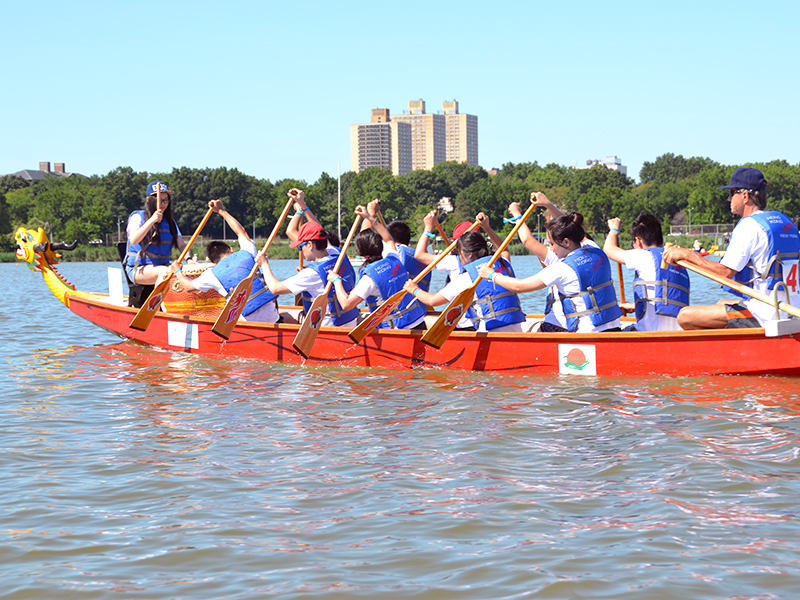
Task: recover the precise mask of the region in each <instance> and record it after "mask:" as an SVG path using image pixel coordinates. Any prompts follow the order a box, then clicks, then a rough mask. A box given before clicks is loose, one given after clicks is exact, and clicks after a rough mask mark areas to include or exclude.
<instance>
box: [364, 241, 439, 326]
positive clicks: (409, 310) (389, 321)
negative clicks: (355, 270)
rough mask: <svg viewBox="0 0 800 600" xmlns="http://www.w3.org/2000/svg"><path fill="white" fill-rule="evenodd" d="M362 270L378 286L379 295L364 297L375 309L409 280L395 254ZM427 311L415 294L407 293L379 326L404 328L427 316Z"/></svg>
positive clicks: (368, 304) (370, 306)
mask: <svg viewBox="0 0 800 600" xmlns="http://www.w3.org/2000/svg"><path fill="white" fill-rule="evenodd" d="M361 272H362V273H363V274H364V275H367V276H369V278H370V279H372V281H374V282H375V285H377V286H378V294H379V296H370V297H368V298H364V300H366V301H367V306H368V307H369V309H370V310H375V309H376V308H378V306H380V305H381V303H383V301H384V300H386V299H387V298H388V297H389V296H391V295H393V294H395V293H397V292H399V291H400V290H402V289H403V284H404V283H405V282H406V281H408V271H406V268H405V267H404V266H403V263H401V262H400V260H399V259H398V258H397V256H395V255H393V254H390V255H389V256H387V257H386V258H382V259H381V260H378V261H375V262H374V263H370V264H368V265H367V266H365V267H364V268H362V269H361ZM425 312H426V308H425V307H424V306H423V305H422V304H421V303H420V302H419V301H417V299H416V298H414V296H412V295H411V294H406V295H405V296H403V299H402V300H401V301H400V304H398V305H397V307H396V308H395V309H394V310H393V311H392V312H391V313H389V316H388V317H387V318H386V320H385V321H383V322H382V323H380V324H379V325H378V328H379V329H381V328H382V329H386V328H389V327H392V328H394V329H404V328H405V327H406V326H408V325H412V324H414V323H415V322H416V321H419V320H420V319H421V318H423V317H425Z"/></svg>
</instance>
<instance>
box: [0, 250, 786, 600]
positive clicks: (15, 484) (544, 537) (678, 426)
mask: <svg viewBox="0 0 800 600" xmlns="http://www.w3.org/2000/svg"><path fill="white" fill-rule="evenodd" d="M272 262H273V269H274V270H275V272H276V274H277V275H278V276H279V277H281V278H284V277H287V276H289V275H290V274H291V273H293V270H294V268H295V266H296V264H297V262H296V261H294V260H291V261H272ZM513 264H514V266H515V268H516V269H517V273H518V275H521V276H526V275H527V274H530V273H533V272H536V271H537V270H538V268H539V267H538V264H537V263H536V262H535V260H534V259H531V258H530V257H514V258H513ZM108 266H116V265H110V264H101V263H65V264H62V265H59V270H60V271H61V272H62V273H63V274H64V275H65V276H66V277H67V279H69V280H70V281H72V282H73V283H74V284H76V286H77V287H78V288H79V289H85V290H90V291H101V292H105V291H106V290H107V289H108V283H107V267H108ZM625 275H626V277H628V272H627V271H626V272H625ZM0 276H1V277H2V281H3V282H4V284H5V285H3V286H2V289H1V290H0V340H2V358H3V362H4V365H5V368H4V369H3V373H2V376H0V398H2V399H1V400H0V407H2V419H1V420H0V423H2V425H0V427H2V429H0V431H2V436H3V437H2V439H3V441H4V448H5V450H4V452H3V454H2V462H1V463H0V478H2V481H3V490H4V493H3V495H2V499H1V500H0V531H1V532H2V533H1V534H0V535H2V544H0V575H1V576H2V580H3V582H4V588H3V590H2V591H0V599H2V600H5V599H23V598H25V599H27V598H47V599H67V598H69V599H72V598H81V599H84V598H103V599H104V598H122V597H125V598H136V599H149V598H153V599H156V598H158V599H162V598H192V599H193V600H196V599H221V598H229V599H236V600H244V599H248V600H249V599H256V598H258V599H261V598H271V597H280V598H333V599H337V598H376V597H380V598H417V599H424V600H428V599H430V600H433V599H437V600H438V599H442V598H470V599H471V598H474V599H486V598H564V599H571V598H609V599H634V598H636V599H639V598H647V599H648V600H661V599H664V600H667V599H680V600H686V599H687V598H691V599H709V600H711V599H715V600H716V599H731V600H732V599H736V600H741V599H758V600H766V599H774V598H786V599H789V598H792V599H794V598H797V597H799V596H800V564H799V561H800V558H799V557H798V556H799V555H798V546H799V545H800V544H799V543H798V538H800V527H799V526H798V523H799V521H798V514H800V509H799V508H798V504H799V503H800V456H798V453H799V452H800V445H798V438H799V437H800V422H799V421H798V418H797V416H798V414H800V380H798V379H792V378H781V377H684V378H674V377H673V378H660V377H651V378H646V379H642V378H635V379H634V378H630V379H626V378H596V377H580V378H577V379H576V378H571V377H568V376H553V377H542V376H514V375H494V374H480V373H465V372H458V371H448V370H419V371H416V370H415V371H391V370H368V369H354V368H322V367H306V366H299V365H290V364H280V365H274V364H264V363H261V362H259V361H247V360H222V359H210V358H206V357H202V356H194V355H189V354H184V353H179V352H171V351H165V350H161V349H156V348H150V347H145V346H142V345H139V344H136V343H133V342H124V341H121V340H119V339H118V338H117V337H116V336H113V335H111V334H109V333H107V332H105V331H104V330H102V329H99V328H98V327H96V326H94V325H92V324H91V323H89V322H87V321H84V320H82V319H80V318H78V317H76V316H74V315H73V314H72V313H70V312H69V310H68V309H67V308H66V307H64V306H63V305H62V304H61V303H59V302H58V301H57V300H56V299H55V298H54V297H53V296H52V295H51V294H50V292H49V290H48V289H47V288H46V286H45V285H44V283H43V281H42V278H41V276H40V275H39V274H35V273H31V272H30V271H29V270H28V269H27V268H26V267H25V266H23V265H21V264H0ZM437 277H438V276H437ZM441 284H442V281H441V279H438V278H435V279H434V283H433V286H432V287H433V288H434V289H438V287H440V286H441ZM692 286H693V301H694V302H696V303H703V302H713V301H715V300H716V299H717V298H719V297H722V296H721V295H720V291H719V287H718V286H717V285H716V284H713V283H710V282H707V281H706V280H704V279H703V278H701V277H699V276H696V275H694V274H692ZM627 296H628V298H629V299H630V298H631V297H632V292H631V287H630V281H627ZM523 302H524V308H525V309H526V310H527V311H529V312H541V311H542V309H543V305H544V296H543V293H541V292H539V293H535V294H526V295H524V296H523ZM720 352H724V348H720Z"/></svg>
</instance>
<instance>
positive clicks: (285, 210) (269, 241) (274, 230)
mask: <svg viewBox="0 0 800 600" xmlns="http://www.w3.org/2000/svg"><path fill="white" fill-rule="evenodd" d="M292 202H294V198H289V201H288V202H287V203H286V206H284V207H283V212H282V213H281V216H280V217H278V221H277V222H276V223H275V227H273V228H272V233H270V234H269V237H268V238H267V242H266V243H265V244H264V247H263V248H262V249H261V252H260V254H264V253H265V252H266V251H267V250H269V247H270V246H271V245H272V240H274V239H275V236H277V235H278V232H279V231H280V229H281V225H282V224H283V220H284V219H285V218H286V215H288V214H289V209H290V208H291V207H292ZM302 256H303V252H302V251H301V252H300V257H301V260H302ZM257 270H258V263H256V264H255V265H253V268H252V270H251V271H250V278H251V279H252V278H253V276H254V275H255V274H256V271H257Z"/></svg>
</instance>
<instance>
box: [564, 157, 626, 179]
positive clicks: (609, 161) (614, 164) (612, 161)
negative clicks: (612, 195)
mask: <svg viewBox="0 0 800 600" xmlns="http://www.w3.org/2000/svg"><path fill="white" fill-rule="evenodd" d="M595 165H605V166H606V167H608V168H609V169H612V170H614V171H619V172H620V173H622V174H623V175H627V174H628V167H626V166H625V165H623V164H622V161H621V160H620V159H618V158H617V157H616V156H606V157H605V158H604V159H603V160H597V159H596V158H591V159H589V160H587V161H586V164H585V165H575V167H574V168H575V169H591V168H592V167H593V166H595Z"/></svg>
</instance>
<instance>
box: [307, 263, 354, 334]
mask: <svg viewBox="0 0 800 600" xmlns="http://www.w3.org/2000/svg"><path fill="white" fill-rule="evenodd" d="M339 254H341V250H340V249H339V248H328V257H327V258H323V259H322V260H315V261H313V262H310V263H308V264H307V265H306V268H308V269H313V270H314V271H316V273H317V275H319V278H320V279H321V280H322V282H323V283H327V281H328V272H329V271H330V270H331V269H333V267H334V265H336V261H337V260H338V259H339ZM338 274H339V275H341V276H342V283H343V284H344V289H345V291H346V292H347V293H348V294H349V293H350V291H351V290H352V289H353V288H354V287H355V285H356V272H355V271H354V270H353V266H352V265H351V264H350V260H349V259H348V258H347V257H346V256H345V257H344V260H343V261H342V265H341V266H340V267H339V273H338ZM313 303H314V298H313V297H312V296H311V294H310V293H309V292H307V291H304V292H303V309H304V310H305V311H306V313H308V311H309V310H311V305H312V304H313ZM358 312H359V311H358V307H357V306H354V307H353V308H351V309H350V310H348V311H347V312H342V306H341V305H340V304H339V301H338V300H337V299H336V290H335V289H333V286H331V289H330V292H328V312H327V315H329V316H331V317H333V324H334V325H344V324H345V323H349V322H350V321H352V320H353V319H355V318H356V317H358Z"/></svg>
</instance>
